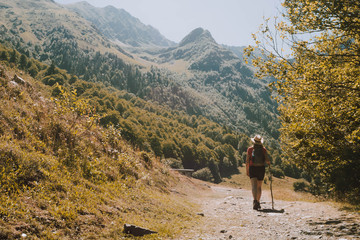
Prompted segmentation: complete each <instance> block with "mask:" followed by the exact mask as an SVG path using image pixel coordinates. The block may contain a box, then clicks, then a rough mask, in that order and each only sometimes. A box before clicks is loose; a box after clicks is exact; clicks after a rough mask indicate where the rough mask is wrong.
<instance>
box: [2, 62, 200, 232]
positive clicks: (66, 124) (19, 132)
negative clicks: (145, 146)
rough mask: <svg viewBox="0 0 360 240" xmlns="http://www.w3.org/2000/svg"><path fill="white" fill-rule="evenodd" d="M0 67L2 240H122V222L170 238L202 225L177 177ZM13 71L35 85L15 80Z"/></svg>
mask: <svg viewBox="0 0 360 240" xmlns="http://www.w3.org/2000/svg"><path fill="white" fill-rule="evenodd" d="M2 68H3V69H4V70H5V73H2V74H3V75H2V76H0V81H1V82H0V83H1V84H0V99H1V102H2V104H1V105H0V113H1V114H0V132H1V135H0V162H1V165H0V184H1V189H0V239H18V238H20V237H21V235H22V234H26V236H28V238H29V239H96V238H100V239H120V238H122V237H127V236H125V235H124V234H123V233H122V230H123V224H124V223H128V224H135V225H139V226H142V227H146V228H149V229H152V230H154V231H157V232H158V234H155V235H151V236H147V237H145V238H143V239H171V238H172V237H174V236H176V235H177V234H179V232H181V231H182V229H184V228H188V227H189V226H190V225H191V224H192V223H193V222H194V221H196V219H197V218H198V216H197V215H196V214H195V212H196V209H197V206H196V205H195V204H193V203H192V202H191V201H190V200H188V194H189V193H187V192H185V191H184V190H186V188H182V187H178V186H177V185H178V184H179V183H181V181H179V176H178V175H175V174H173V173H172V172H170V171H169V170H168V169H167V168H165V167H164V166H163V165H162V164H161V163H160V162H159V161H158V159H156V158H153V157H152V156H148V158H145V157H144V154H145V153H142V152H137V151H135V150H134V149H133V148H132V147H130V146H129V145H127V144H126V143H125V142H124V141H123V140H122V139H121V138H118V137H116V136H117V135H116V134H117V133H116V131H114V129H113V130H111V129H103V128H101V127H99V126H98V125H96V124H94V125H91V124H90V125H89V121H90V120H91V119H90V118H89V116H86V115H83V116H81V117H76V115H74V114H75V112H74V111H71V110H70V109H69V108H68V105H66V104H64V105H61V104H60V103H61V102H60V103H58V104H55V103H54V101H51V100H50V99H49V96H48V89H47V88H46V87H44V86H41V87H40V85H39V84H38V82H37V81H36V80H34V79H32V78H31V77H30V76H28V75H26V74H23V73H22V72H21V71H18V70H16V69H12V68H10V67H8V66H5V65H4V66H2ZM15 73H17V74H18V75H20V76H21V77H22V78H23V79H24V80H25V81H26V82H27V83H29V84H30V85H31V87H26V86H21V85H16V84H14V83H11V79H12V76H13V75H14V74H15ZM60 100H61V99H60V98H59V101H60ZM65 100H66V99H65ZM66 103H67V101H66ZM72 103H73V104H72V107H73V108H75V109H77V110H78V111H76V112H77V113H79V111H80V110H81V108H82V107H85V108H86V106H85V105H82V104H80V103H81V102H78V101H73V102H72ZM59 104H60V105H59ZM80 107H81V108H80ZM181 185H182V184H180V186H181ZM177 187H178V189H177V190H176V191H172V189H173V188H177ZM187 190H189V189H187Z"/></svg>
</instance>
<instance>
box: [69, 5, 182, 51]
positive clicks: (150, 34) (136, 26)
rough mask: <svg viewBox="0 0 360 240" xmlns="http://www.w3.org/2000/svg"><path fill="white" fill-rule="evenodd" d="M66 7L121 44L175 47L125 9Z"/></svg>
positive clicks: (85, 6) (111, 7) (84, 6)
mask: <svg viewBox="0 0 360 240" xmlns="http://www.w3.org/2000/svg"><path fill="white" fill-rule="evenodd" d="M65 7H66V8H68V9H70V10H72V11H74V12H77V13H79V14H80V15H81V16H82V17H84V18H85V19H87V20H88V21H90V22H92V23H93V24H94V25H95V26H97V29H99V31H100V32H102V33H103V34H104V35H105V36H106V37H108V38H109V39H111V40H113V41H116V42H119V43H120V44H127V45H130V46H133V47H141V46H159V47H170V46H174V45H175V43H174V42H172V41H170V40H168V39H166V38H165V37H164V36H162V35H161V34H160V32H159V31H158V30H157V29H155V28H153V27H152V26H150V25H145V24H143V23H142V22H140V20H139V19H137V18H135V17H133V16H131V15H130V14H129V13H128V12H126V11H125V10H124V9H117V8H115V7H113V6H107V7H105V8H96V7H93V6H92V5H90V4H88V3H87V2H79V3H75V4H70V5H65Z"/></svg>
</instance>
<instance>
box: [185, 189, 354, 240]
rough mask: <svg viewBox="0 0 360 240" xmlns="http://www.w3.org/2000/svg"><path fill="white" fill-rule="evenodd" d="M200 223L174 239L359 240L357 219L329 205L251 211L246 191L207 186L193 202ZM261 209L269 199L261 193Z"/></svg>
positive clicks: (289, 204)
mask: <svg viewBox="0 0 360 240" xmlns="http://www.w3.org/2000/svg"><path fill="white" fill-rule="evenodd" d="M196 201H198V203H199V204H200V205H201V207H202V212H201V213H202V214H203V215H204V216H203V217H202V220H201V223H199V224H198V226H194V228H193V229H190V230H188V231H187V232H185V233H184V234H183V235H182V236H180V238H178V239H194V240H195V239H196V240H200V239H204V240H212V239H214V240H215V239H216V240H218V239H360V216H359V215H358V214H355V213H348V212H344V211H339V210H338V209H337V208H336V207H335V206H334V205H333V204H331V203H325V202H319V203H311V202H300V201H297V202H288V201H279V200H275V206H274V207H275V209H277V210H280V209H284V210H285V212H284V213H264V212H258V211H255V210H252V197H251V192H250V191H249V190H244V189H235V188H229V187H222V186H211V191H209V192H208V193H207V194H204V195H202V196H201V197H200V198H197V200H196ZM261 202H262V204H261V205H262V207H263V208H267V209H271V195H270V193H269V192H268V191H264V193H263V196H262V199H261Z"/></svg>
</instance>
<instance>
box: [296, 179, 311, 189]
mask: <svg viewBox="0 0 360 240" xmlns="http://www.w3.org/2000/svg"><path fill="white" fill-rule="evenodd" d="M293 187H294V191H295V192H307V191H308V190H309V184H308V183H307V182H306V181H305V180H304V179H300V180H297V181H296V182H294V184H293Z"/></svg>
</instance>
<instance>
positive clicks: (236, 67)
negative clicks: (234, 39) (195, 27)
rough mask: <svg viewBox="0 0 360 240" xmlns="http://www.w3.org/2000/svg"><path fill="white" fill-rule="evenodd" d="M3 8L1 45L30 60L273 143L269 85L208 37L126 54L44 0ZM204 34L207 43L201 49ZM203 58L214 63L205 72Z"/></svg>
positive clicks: (273, 110) (274, 132)
mask: <svg viewBox="0 0 360 240" xmlns="http://www.w3.org/2000/svg"><path fill="white" fill-rule="evenodd" d="M80 6H82V5H80ZM83 7H85V8H89V6H88V5H85V6H83ZM90 8H91V7H90ZM45 9H46V10H45ZM108 10H109V9H108ZM110 10H111V9H110ZM0 11H1V16H2V17H3V18H2V19H1V31H0V36H1V41H2V43H3V44H5V45H7V46H9V47H11V48H15V49H16V50H18V51H19V52H20V53H22V54H24V55H26V56H28V57H34V58H36V59H38V60H40V61H45V62H47V63H48V64H50V63H51V62H53V63H54V64H55V65H56V66H57V67H59V68H62V69H65V70H67V71H68V72H69V73H70V74H74V75H76V76H78V77H80V78H82V79H83V80H86V81H88V82H101V83H103V84H104V85H105V86H113V87H115V88H117V89H120V90H126V91H128V92H131V93H134V94H135V95H136V96H139V97H141V98H143V99H145V100H149V101H155V102H157V103H158V104H165V105H168V106H170V107H171V108H174V109H177V110H184V111H186V112H187V113H188V114H190V115H196V116H201V115H203V116H205V117H207V118H209V119H211V120H212V121H215V122H217V123H219V124H221V125H223V126H226V127H229V128H231V129H233V130H237V131H240V132H243V133H245V134H247V135H250V134H254V133H261V134H264V135H266V137H267V138H268V139H269V141H270V142H271V145H272V146H274V147H275V146H276V145H277V142H276V139H277V138H278V131H277V128H278V126H279V125H278V121H277V115H278V113H277V111H276V102H274V101H273V100H272V99H271V98H270V93H269V91H268V89H267V88H266V85H267V82H264V81H260V80H258V79H256V78H254V77H253V76H252V72H251V70H249V69H247V67H246V66H245V65H243V64H242V63H241V61H240V60H239V59H238V58H237V57H236V56H235V55H232V53H231V52H230V51H227V50H225V49H223V48H222V47H221V46H220V45H218V44H217V43H216V42H215V41H213V40H211V39H210V38H207V39H205V41H202V40H201V39H199V41H195V42H192V41H187V42H186V41H185V42H183V44H180V45H179V46H178V47H175V48H174V49H175V50H174V49H173V50H172V48H169V49H167V48H164V49H163V50H160V52H162V53H163V54H160V61H159V58H158V56H159V52H158V50H157V51H156V52H152V51H153V50H151V51H150V50H149V49H141V48H138V49H136V51H135V50H134V51H133V52H131V53H129V52H127V51H126V50H124V49H122V48H121V47H119V45H116V44H114V43H113V42H112V41H110V40H109V39H108V38H107V37H106V36H104V35H103V34H102V33H101V32H100V31H99V30H97V29H99V28H101V25H98V26H96V25H95V24H100V23H97V22H96V21H94V22H92V23H90V22H88V21H87V20H85V19H84V18H81V16H80V15H79V14H76V13H74V12H72V11H70V10H68V9H66V8H65V7H62V6H60V5H57V4H55V3H53V2H51V1H49V0H41V1H27V2H26V3H24V2H23V1H18V0H16V1H12V2H10V3H2V8H1V9H0ZM102 11H106V9H103V10H102ZM80 13H81V11H80ZM38 16H40V17H38ZM90 20H91V19H90ZM117 21H119V20H117ZM45 22H46V23H47V24H46V26H45V25H44V23H45ZM134 27H135V26H134ZM201 31H203V30H201ZM195 32H196V31H195ZM191 35H192V33H190V34H189V36H191ZM123 37H124V36H123ZM128 37H129V38H131V34H130V35H129V36H128ZM210 37H211V35H210ZM185 39H186V37H185ZM209 39H210V42H211V44H210V45H209V46H208V48H207V49H208V51H204V46H206V44H207V41H208V40H209ZM188 40H189V39H188ZM190 40H191V39H190ZM185 43H186V44H185ZM197 44H198V46H197ZM186 48H187V49H189V48H192V50H191V51H190V52H188V53H189V54H190V55H189V56H191V55H193V56H194V57H195V56H197V57H195V58H194V61H193V62H191V61H189V59H186V58H184V57H183V56H182V55H181V54H180V55H176V54H179V53H180V52H181V51H186ZM174 51H176V54H175V55H174V56H175V57H176V56H177V58H179V59H175V60H179V61H180V62H181V61H183V62H184V64H185V66H189V67H185V72H178V71H176V70H174V68H172V67H171V62H172V61H173V60H174V59H173V58H172V57H171V58H167V57H165V56H166V54H168V53H169V54H170V55H172V54H173V53H172V52H174ZM202 53H204V55H203V56H201V54H202ZM230 55H231V56H230ZM229 56H230V57H229ZM179 61H178V62H179ZM206 62H214V63H215V65H217V66H215V65H214V66H215V68H214V69H213V68H211V69H208V67H209V66H207V64H206ZM190 65H191V66H190ZM174 66H177V63H176V64H175V65H174ZM219 67H220V68H221V69H220V68H219ZM217 68H219V71H220V72H219V73H218V72H216V69H217ZM219 74H220V75H219Z"/></svg>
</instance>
